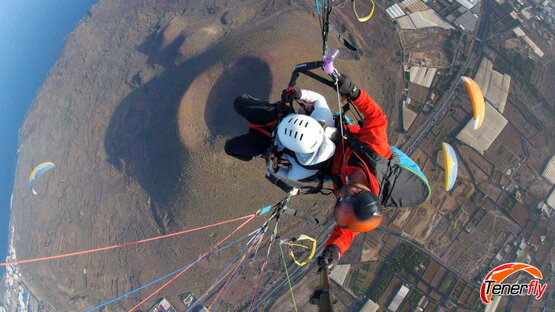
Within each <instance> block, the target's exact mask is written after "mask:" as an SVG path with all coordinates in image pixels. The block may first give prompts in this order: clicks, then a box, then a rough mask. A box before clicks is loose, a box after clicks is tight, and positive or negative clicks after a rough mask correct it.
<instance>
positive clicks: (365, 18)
mask: <svg viewBox="0 0 555 312" xmlns="http://www.w3.org/2000/svg"><path fill="white" fill-rule="evenodd" d="M368 3H370V6H371V7H372V8H371V9H370V13H368V15H366V16H364V17H360V16H359V15H358V12H357V6H356V0H351V7H352V8H353V13H354V14H355V17H356V18H357V20H358V21H359V22H361V23H364V22H366V21H368V20H369V19H370V18H371V17H372V15H373V14H374V8H375V7H376V4H375V3H374V0H368Z"/></svg>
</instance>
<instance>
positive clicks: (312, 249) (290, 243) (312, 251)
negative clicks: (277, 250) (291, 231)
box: [280, 234, 316, 266]
mask: <svg viewBox="0 0 555 312" xmlns="http://www.w3.org/2000/svg"><path fill="white" fill-rule="evenodd" d="M302 240H308V241H310V242H311V246H310V247H307V246H305V245H302V244H297V243H293V242H296V241H302ZM280 244H285V245H288V246H289V247H291V246H297V247H301V248H305V249H308V248H310V254H309V255H308V256H307V257H306V259H304V260H302V261H299V260H297V257H295V253H294V252H293V250H292V249H291V248H289V255H290V256H291V258H292V259H293V261H294V262H295V263H296V264H297V265H298V266H303V265H305V264H307V263H308V261H310V260H312V258H313V257H314V254H315V253H316V240H315V239H314V238H312V237H310V236H307V235H304V234H302V235H300V236H299V237H297V238H296V239H294V240H292V241H286V240H280Z"/></svg>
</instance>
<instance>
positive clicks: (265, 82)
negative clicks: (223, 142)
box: [204, 56, 272, 136]
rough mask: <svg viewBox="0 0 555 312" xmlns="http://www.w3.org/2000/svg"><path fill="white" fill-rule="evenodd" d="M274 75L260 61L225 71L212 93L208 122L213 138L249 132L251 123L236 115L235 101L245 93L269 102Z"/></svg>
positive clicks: (239, 63)
mask: <svg viewBox="0 0 555 312" xmlns="http://www.w3.org/2000/svg"><path fill="white" fill-rule="evenodd" d="M271 88H272V73H271V71H270V67H269V66H268V64H267V63H266V62H264V61H263V60H262V59H260V58H257V57H252V56H249V57H243V58H241V59H239V60H237V62H235V63H234V64H233V65H232V66H229V67H228V68H226V69H225V70H224V72H223V73H222V75H221V76H220V78H219V79H218V81H217V82H216V83H215V84H214V86H213V87H212V89H211V90H210V93H209V96H208V100H207V102H206V109H205V112H204V119H205V121H206V125H207V126H208V128H209V130H210V132H211V134H212V135H223V136H237V135H241V134H243V133H245V132H246V129H247V124H248V123H247V121H246V120H245V119H244V118H243V117H241V116H239V115H238V114H237V113H235V110H234V109H233V100H234V99H235V98H236V97H237V96H239V95H241V94H244V93H247V94H250V95H252V96H253V97H256V98H259V99H267V98H268V97H269V95H270V91H271Z"/></svg>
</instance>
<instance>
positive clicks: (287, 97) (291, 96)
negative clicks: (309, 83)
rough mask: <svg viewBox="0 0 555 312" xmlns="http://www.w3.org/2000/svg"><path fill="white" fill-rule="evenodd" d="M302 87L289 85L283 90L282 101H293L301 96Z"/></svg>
mask: <svg viewBox="0 0 555 312" xmlns="http://www.w3.org/2000/svg"><path fill="white" fill-rule="evenodd" d="M301 94H302V91H301V88H299V87H289V88H287V89H284V90H283V91H281V101H282V102H284V103H287V102H291V101H293V100H298V99H300V98H301Z"/></svg>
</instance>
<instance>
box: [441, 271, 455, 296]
mask: <svg viewBox="0 0 555 312" xmlns="http://www.w3.org/2000/svg"><path fill="white" fill-rule="evenodd" d="M456 279H457V278H456V275H455V273H453V272H451V271H449V272H448V273H447V276H445V278H444V279H443V282H441V285H440V286H439V291H441V292H442V293H443V294H449V291H450V290H451V287H452V286H453V284H454V283H455V280H456Z"/></svg>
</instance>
